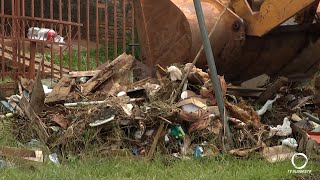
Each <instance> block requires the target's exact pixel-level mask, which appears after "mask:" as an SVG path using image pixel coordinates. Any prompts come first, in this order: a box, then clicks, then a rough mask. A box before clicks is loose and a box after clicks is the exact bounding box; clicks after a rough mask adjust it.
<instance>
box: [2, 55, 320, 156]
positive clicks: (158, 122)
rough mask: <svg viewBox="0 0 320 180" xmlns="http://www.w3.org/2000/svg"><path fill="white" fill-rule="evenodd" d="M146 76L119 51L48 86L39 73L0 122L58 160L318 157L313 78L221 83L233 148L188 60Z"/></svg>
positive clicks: (201, 77) (207, 85) (23, 82)
mask: <svg viewBox="0 0 320 180" xmlns="http://www.w3.org/2000/svg"><path fill="white" fill-rule="evenodd" d="M143 72H144V70H143V65H142V64H141V63H140V62H138V61H136V60H135V59H134V57H132V56H131V55H126V54H122V55H120V56H119V57H118V58H116V59H115V60H114V61H112V62H111V63H109V64H104V65H102V66H100V67H99V68H98V69H97V70H93V71H85V72H71V73H70V76H65V77H63V78H62V79H60V80H59V82H57V83H55V85H53V86H52V89H51V88H50V87H48V86H47V85H44V84H47V83H46V82H44V81H41V77H40V73H38V75H37V78H36V79H35V81H30V80H27V79H24V78H20V80H19V82H18V83H17V84H18V90H19V93H17V94H15V95H12V96H10V97H7V99H2V100H1V104H2V106H3V112H2V114H3V115H2V116H1V123H2V124H5V123H8V122H10V124H11V126H12V128H11V129H10V133H12V134H14V135H15V137H16V140H17V141H19V142H21V143H28V142H29V143H30V141H32V140H37V141H39V142H41V143H42V144H43V145H45V146H46V147H48V149H49V151H50V153H49V154H51V153H56V154H53V155H54V157H56V156H57V154H58V155H59V156H62V157H66V156H67V155H68V154H69V155H70V154H71V155H77V154H82V153H85V151H86V150H90V149H91V150H92V149H94V150H95V151H97V152H98V153H99V154H102V155H107V156H123V155H125V156H144V157H147V158H149V159H152V158H153V156H154V154H155V153H156V152H157V153H159V154H162V155H172V156H174V157H177V158H190V157H205V156H209V157H210V156H215V155H217V154H219V153H229V154H232V155H235V156H241V157H244V156H248V155H249V154H250V153H254V152H256V153H262V155H263V156H264V157H265V158H266V159H267V160H268V161H270V162H274V161H278V160H279V158H282V159H284V158H288V157H290V155H291V156H292V154H294V153H295V152H307V153H309V155H310V156H309V157H311V155H312V154H317V153H318V154H319V153H320V152H319V151H320V149H319V143H320V126H319V124H320V121H319V119H318V118H317V117H315V116H317V114H320V111H319V110H318V105H319V104H320V101H319V97H318V96H319V94H320V88H319V87H318V86H319V84H320V82H317V80H316V82H315V83H314V84H315V86H312V85H310V83H308V84H307V85H304V86H302V85H301V81H299V82H298V80H297V79H289V78H283V77H281V78H279V79H277V80H275V81H271V80H270V78H269V77H268V76H267V75H261V76H259V77H256V78H254V79H251V80H248V81H246V82H243V83H242V84H241V86H240V85H239V86H233V85H231V84H227V83H226V82H225V79H224V77H223V76H220V77H219V80H220V85H221V90H222V94H223V96H224V99H225V102H224V103H225V109H226V111H225V112H226V113H225V114H224V116H225V117H226V118H227V119H228V124H229V127H230V134H231V136H232V137H231V139H232V141H231V142H230V141H229V140H228V138H227V137H226V134H225V131H224V128H223V127H224V126H223V122H222V121H221V119H222V118H221V117H222V116H221V114H220V113H219V108H218V106H217V102H216V98H215V92H214V90H213V89H214V88H213V85H212V83H211V80H210V77H209V75H208V73H207V72H204V71H203V70H201V69H198V68H197V67H195V66H194V65H193V64H191V63H188V64H186V65H172V66H170V67H167V68H163V67H160V66H157V71H156V72H155V74H156V75H155V77H156V78H150V77H145V76H144V73H143ZM184 77H186V78H184ZM318 81H319V79H318ZM49 84H50V83H49ZM312 87H315V89H313V88H312ZM317 90H319V94H317ZM1 127H8V126H4V125H2V126H1ZM226 128H227V127H226ZM1 131H2V130H1ZM7 131H9V129H7ZM0 136H1V133H0ZM0 138H1V137H0ZM2 148H5V147H2ZM6 148H8V147H6ZM10 152H11V151H10V150H7V151H0V156H5V157H6V155H8V154H10ZM6 153H7V154H6ZM11 155H12V154H11ZM279 155H280V156H279ZM23 157H24V156H23ZM50 159H52V154H51V155H50ZM55 159H56V158H55Z"/></svg>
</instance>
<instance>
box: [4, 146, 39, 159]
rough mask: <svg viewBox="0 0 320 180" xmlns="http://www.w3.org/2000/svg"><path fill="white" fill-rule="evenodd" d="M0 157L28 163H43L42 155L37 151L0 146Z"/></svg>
mask: <svg viewBox="0 0 320 180" xmlns="http://www.w3.org/2000/svg"><path fill="white" fill-rule="evenodd" d="M0 156H4V157H6V158H9V159H15V158H19V159H24V160H29V161H35V162H43V153H42V151H38V150H29V149H22V148H14V147H7V146H0Z"/></svg>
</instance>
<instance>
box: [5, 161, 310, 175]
mask: <svg viewBox="0 0 320 180" xmlns="http://www.w3.org/2000/svg"><path fill="white" fill-rule="evenodd" d="M292 168H293V167H292V165H291V162H290V161H289V160H288V161H285V162H281V163H275V164H270V163H268V162H267V161H265V160H263V159H260V158H258V157H252V158H249V159H237V158H235V157H230V156H218V157H215V158H212V159H194V160H184V161H180V160H179V161H178V160H166V159H164V158H157V159H156V160H154V161H152V162H145V161H143V160H123V159H117V158H115V159H103V158H99V159H95V158H89V159H83V160H81V161H76V162H74V163H70V162H68V163H63V164H62V165H61V166H55V165H53V164H44V165H42V166H39V167H37V168H34V169H32V170H30V169H21V168H11V169H6V170H0V173H1V174H2V175H1V178H2V179H255V180H256V179H292V178H293V177H294V176H296V175H294V174H289V173H288V170H289V169H292ZM307 168H308V169H312V170H314V171H315V170H316V169H315V167H314V166H313V165H312V164H311V165H308V166H307Z"/></svg>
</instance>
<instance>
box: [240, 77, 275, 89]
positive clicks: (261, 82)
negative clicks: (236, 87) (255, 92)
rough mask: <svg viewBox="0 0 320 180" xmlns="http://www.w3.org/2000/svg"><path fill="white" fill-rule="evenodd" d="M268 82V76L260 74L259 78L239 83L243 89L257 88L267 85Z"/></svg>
mask: <svg viewBox="0 0 320 180" xmlns="http://www.w3.org/2000/svg"><path fill="white" fill-rule="evenodd" d="M269 81H270V76H268V75H266V74H262V75H260V76H257V77H254V78H252V79H249V80H247V81H245V82H243V83H241V87H245V88H258V87H263V86H265V85H267V84H268V83H269Z"/></svg>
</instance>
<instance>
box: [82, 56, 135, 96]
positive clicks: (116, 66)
mask: <svg viewBox="0 0 320 180" xmlns="http://www.w3.org/2000/svg"><path fill="white" fill-rule="evenodd" d="M133 61H134V57H133V56H131V55H127V54H126V53H123V54H121V55H120V56H118V57H117V58H116V59H115V60H113V61H112V62H111V63H110V64H108V65H107V66H106V67H105V68H104V69H102V70H101V71H100V72H99V73H98V74H96V75H95V76H93V77H92V78H91V79H90V80H89V81H87V82H86V83H85V84H83V85H82V89H81V91H82V93H84V95H88V94H89V93H90V92H92V91H94V90H95V89H96V88H97V87H98V86H100V85H101V84H103V83H104V82H105V81H107V80H108V79H109V78H111V77H112V76H113V75H115V74H116V73H123V72H125V71H128V70H129V69H131V67H132V63H133Z"/></svg>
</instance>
